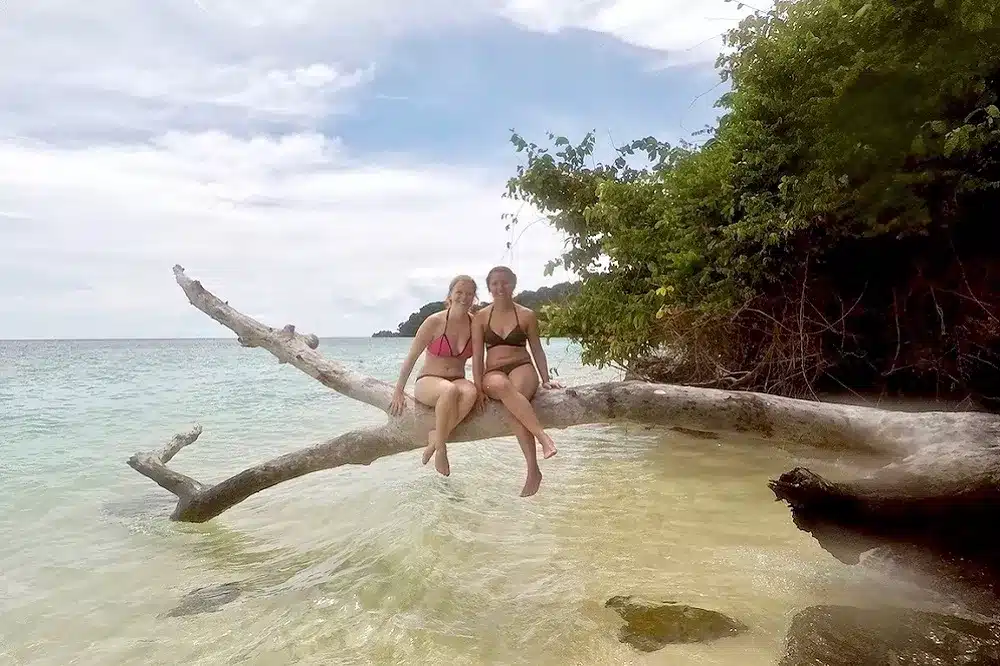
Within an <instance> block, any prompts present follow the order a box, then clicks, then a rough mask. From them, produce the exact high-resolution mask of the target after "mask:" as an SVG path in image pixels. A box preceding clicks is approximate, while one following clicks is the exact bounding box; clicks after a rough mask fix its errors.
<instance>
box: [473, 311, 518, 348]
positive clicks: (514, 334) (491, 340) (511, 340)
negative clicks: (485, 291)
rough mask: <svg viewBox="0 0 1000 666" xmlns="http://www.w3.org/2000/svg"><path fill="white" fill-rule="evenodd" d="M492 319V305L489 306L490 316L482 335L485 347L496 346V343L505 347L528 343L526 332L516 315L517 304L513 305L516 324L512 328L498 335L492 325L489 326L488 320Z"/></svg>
mask: <svg viewBox="0 0 1000 666" xmlns="http://www.w3.org/2000/svg"><path fill="white" fill-rule="evenodd" d="M491 321H493V306H490V316H489V318H488V319H487V320H486V333H485V334H484V335H483V342H485V343H486V348H487V349H489V348H490V347H496V346H497V345H505V346H507V347H525V346H527V344H528V334H527V333H525V332H524V329H522V328H521V320H520V319H518V317H517V306H515V307H514V321H516V322H517V325H516V326H515V327H514V330H513V331H511V332H510V333H508V334H507V335H505V336H504V337H502V338H501V337H500V336H499V335H497V333H496V331H494V330H493V327H492V326H490V322H491Z"/></svg>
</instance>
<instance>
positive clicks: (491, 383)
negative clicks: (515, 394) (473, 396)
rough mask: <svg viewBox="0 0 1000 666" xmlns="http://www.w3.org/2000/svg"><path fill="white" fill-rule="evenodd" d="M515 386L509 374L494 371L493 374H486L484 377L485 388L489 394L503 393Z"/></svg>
mask: <svg viewBox="0 0 1000 666" xmlns="http://www.w3.org/2000/svg"><path fill="white" fill-rule="evenodd" d="M512 388H514V386H513V384H511V383H510V380H509V379H507V375H504V374H501V373H499V372H494V373H492V374H489V375H486V378H485V379H483V390H484V391H486V393H487V395H501V394H503V393H506V392H508V391H510V390H511V389H512Z"/></svg>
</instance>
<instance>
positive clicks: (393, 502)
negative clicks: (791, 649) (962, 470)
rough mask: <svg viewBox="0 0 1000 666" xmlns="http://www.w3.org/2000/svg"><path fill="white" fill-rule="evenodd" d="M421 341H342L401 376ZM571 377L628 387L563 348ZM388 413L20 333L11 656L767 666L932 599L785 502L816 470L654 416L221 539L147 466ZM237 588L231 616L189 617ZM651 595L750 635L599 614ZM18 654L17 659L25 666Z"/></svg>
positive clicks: (221, 354)
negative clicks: (159, 459) (664, 629)
mask: <svg viewBox="0 0 1000 666" xmlns="http://www.w3.org/2000/svg"><path fill="white" fill-rule="evenodd" d="M409 342H410V341H409V340H400V339H336V340H323V341H322V344H321V346H320V350H321V351H322V352H323V353H324V354H326V355H328V356H330V357H332V358H336V359H338V360H340V361H342V362H344V363H346V364H348V365H350V366H352V367H354V368H357V369H358V370H361V371H363V372H366V373H368V374H371V375H374V376H377V377H380V378H383V379H387V380H390V381H391V380H393V379H394V378H395V375H396V372H397V370H398V367H399V364H400V363H401V361H402V359H403V356H404V355H405V353H406V349H407V345H408V344H409ZM546 349H547V355H548V358H549V361H550V365H551V366H553V367H554V368H556V369H557V370H558V371H559V373H560V376H561V378H562V380H563V381H564V383H567V384H574V383H583V382H589V381H597V380H602V379H609V378H610V379H615V378H617V377H616V375H617V373H616V372H615V371H607V370H606V371H597V370H596V369H594V368H587V367H584V366H581V364H580V363H579V356H578V352H577V350H576V349H575V348H574V347H573V346H571V345H569V344H568V343H566V342H565V341H559V340H554V341H552V342H551V343H549V344H548V345H547V347H546ZM382 419H384V415H382V414H381V413H380V412H378V411H377V410H375V409H374V408H371V407H368V406H365V405H361V404H358V403H356V402H353V401H351V400H349V399H347V398H344V397H342V396H340V395H338V394H336V393H333V392H331V391H330V390H328V389H326V388H324V387H323V386H321V385H320V384H319V383H318V382H316V381H315V380H313V379H311V378H309V377H307V376H306V375H304V374H303V373H301V372H299V371H297V370H295V369H294V368H291V367H289V366H287V365H279V364H278V363H277V362H276V361H275V359H274V358H273V357H272V356H271V355H270V354H268V353H267V352H264V351H262V350H256V349H244V348H241V347H240V346H239V345H238V344H236V342H235V341H234V340H231V339H225V340H173V341H153V340H143V341H38V342H10V341H6V342H5V341H0V443H2V444H0V446H2V456H0V488H2V489H3V493H2V496H0V567H2V571H3V586H4V594H3V595H2V599H0V664H3V663H10V664H40V665H43V664H44V665H48V664H51V665H59V666H64V665H67V664H80V665H84V664H88V665H89V664H93V665H98V664H100V665H106V664H142V663H152V664H178V663H184V664H231V663H245V664H289V663H296V664H536V665H537V664H633V663H634V664H643V663H649V664H653V663H655V664H678V665H683V664H746V665H752V664H771V663H774V660H775V656H776V655H777V654H778V653H779V652H780V650H781V648H782V641H783V637H784V632H785V629H786V628H787V625H788V622H789V620H790V618H791V614H792V613H794V611H795V610H797V609H799V608H801V607H803V606H805V605H808V604H811V603H821V602H830V601H840V602H844V603H863V602H865V601H868V600H878V601H883V600H885V599H887V598H892V596H893V595H899V596H902V597H906V596H907V595H910V596H912V595H913V594H916V593H915V592H914V591H912V590H907V589H905V588H902V587H900V586H897V585H892V584H890V583H889V582H887V581H884V580H881V579H876V578H873V574H869V573H865V572H864V571H863V570H861V569H858V568H851V567H845V566H842V565H840V564H839V563H837V562H835V561H833V559H832V558H831V557H829V556H828V555H827V554H826V553H824V552H823V551H822V550H820V549H819V547H818V546H817V545H816V543H815V542H814V541H813V540H812V539H811V538H810V537H809V536H808V535H807V534H804V533H802V532H799V531H798V530H796V529H795V528H794V527H793V526H792V524H791V521H790V519H789V517H788V512H787V509H786V508H785V507H784V506H783V505H781V504H778V503H775V502H773V501H772V496H771V495H770V492H769V491H768V489H767V486H766V481H767V479H768V478H770V477H773V476H775V475H776V474H778V473H780V472H781V471H784V470H785V469H788V468H789V467H791V466H794V465H795V464H809V465H812V466H814V467H819V468H820V469H823V467H822V466H823V465H826V466H831V465H850V464H853V462H852V461H846V460H826V459H816V456H817V455H819V454H817V453H814V452H809V451H790V450H783V449H780V448H777V447H775V446H774V445H771V444H767V443H762V442H755V441H749V440H747V441H738V440H725V441H705V440H694V439H689V438H687V437H683V436H680V435H677V434H676V433H672V432H669V431H660V430H654V429H647V428H644V427H642V426H636V425H624V424H619V425H610V426H609V425H598V426H587V427H578V428H573V429H569V430H565V431H554V432H553V435H554V437H555V438H556V442H557V444H558V446H559V451H560V453H559V455H558V456H557V457H556V458H554V459H553V460H551V461H545V463H544V464H543V473H544V474H545V481H544V483H543V485H542V489H541V492H540V493H539V494H538V495H537V496H535V497H534V498H531V499H527V500H526V499H521V498H519V497H518V496H517V495H518V492H519V490H520V488H521V485H522V483H523V474H524V469H523V460H522V458H521V456H520V452H519V450H518V448H517V445H516V442H515V441H514V440H513V438H509V437H504V438H497V439H493V440H488V441H482V442H469V443H461V444H455V445H452V446H451V447H449V449H450V452H451V463H452V476H451V477H450V478H448V479H443V478H441V477H439V476H438V475H436V474H435V473H434V472H433V469H432V466H428V467H422V466H421V465H420V464H419V451H413V452H410V453H408V454H404V455H400V456H395V457H391V458H386V459H381V460H379V461H376V462H375V463H374V464H372V465H371V466H368V467H344V468H340V469H336V470H330V471H326V472H319V473H316V474H312V475H308V476H306V477H303V478H301V479H297V480H294V481H291V482H287V483H284V484H281V485H280V486H278V487H276V488H273V489H270V490H268V491H265V492H262V493H260V494H258V495H256V496H254V497H252V498H250V499H249V500H247V501H245V502H244V503H242V504H240V505H238V506H237V507H234V508H233V509H230V510H229V511H228V512H226V513H224V514H222V515H221V516H220V517H218V518H217V519H215V520H214V521H212V522H210V523H207V524H203V525H189V524H178V523H173V522H171V521H169V520H168V519H167V515H168V514H169V512H170V510H171V508H172V506H173V502H172V501H171V498H172V496H170V495H169V494H168V493H166V492H165V491H163V490H161V489H160V488H159V487H158V486H156V485H155V484H153V483H152V482H151V481H149V480H147V479H145V478H144V477H142V476H140V475H138V474H137V473H136V472H134V471H133V470H131V469H130V468H129V467H128V466H127V465H126V460H127V458H128V457H129V455H131V454H132V453H133V452H135V451H137V450H146V449H150V448H154V447H158V446H160V445H162V444H163V443H164V442H165V441H166V440H167V439H169V437H170V436H171V435H172V434H173V433H175V432H179V431H183V430H187V429H188V428H190V426H191V425H192V424H194V423H200V424H202V425H203V427H204V434H203V435H202V436H201V439H200V440H199V441H198V442H196V443H195V444H194V445H192V446H190V447H189V448H187V449H185V450H184V451H182V452H181V453H180V454H179V455H178V456H177V457H176V458H175V460H174V461H173V462H172V463H171V464H172V466H173V467H175V468H177V469H179V470H180V471H183V472H185V473H187V474H190V475H192V476H194V477H195V478H197V479H199V480H201V481H204V482H210V481H216V480H220V479H222V478H224V477H225V476H228V475H229V474H232V473H235V472H238V471H239V470H241V469H242V468H243V467H245V466H247V465H249V464H253V463H257V462H261V461H263V460H265V459H267V458H270V457H273V456H276V455H280V454H282V453H286V452H288V451H292V450H294V449H296V448H299V447H301V446H304V445H308V444H312V443H315V442H317V441H320V440H323V439H326V438H327V437H330V436H332V435H335V434H338V433H340V432H343V431H345V430H348V429H350V428H355V427H358V426H360V425H364V424H369V423H370V424H375V423H379V422H380V421H381V420H382ZM230 582H236V583H238V584H239V589H240V594H239V596H238V597H237V598H236V599H235V600H233V601H232V602H230V603H228V604H225V605H222V606H219V607H218V608H217V609H216V610H215V612H209V613H201V614H192V615H181V616H170V615H169V613H170V612H171V610H173V609H175V608H177V607H178V605H179V604H180V603H181V600H182V597H183V596H184V595H185V594H186V593H188V592H190V591H191V590H193V589H195V588H198V587H201V586H215V585H221V584H225V583H230ZM633 593H635V594H642V595H644V596H652V597H657V598H665V599H673V600H677V601H682V602H685V603H691V604H694V605H700V606H702V607H706V608H712V609H715V610H719V611H722V612H725V613H728V614H730V615H733V616H734V617H737V618H738V619H740V620H741V621H743V622H744V623H746V624H747V625H749V626H750V627H751V630H750V632H748V633H747V634H746V635H743V636H739V637H736V638H730V639H725V640H722V641H717V642H715V643H710V644H705V645H687V646H671V647H669V648H665V649H664V650H661V651H659V652H656V653H651V654H642V653H638V652H635V651H634V650H632V649H631V648H629V647H627V646H625V645H622V644H621V643H619V642H618V641H617V639H616V636H615V634H616V631H617V628H618V626H619V625H620V624H621V622H620V620H619V619H618V617H617V616H616V615H615V614H614V613H612V612H610V611H608V610H606V609H604V608H603V603H604V601H605V600H606V599H607V598H608V597H610V596H613V595H616V594H633ZM4 660H6V661H4Z"/></svg>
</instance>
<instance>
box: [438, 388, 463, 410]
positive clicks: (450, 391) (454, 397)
mask: <svg viewBox="0 0 1000 666" xmlns="http://www.w3.org/2000/svg"><path fill="white" fill-rule="evenodd" d="M458 396H459V388H458V387H457V386H455V383H454V382H448V385H447V386H442V387H441V393H440V394H439V395H438V404H443V405H448V404H452V405H453V404H455V403H456V402H458Z"/></svg>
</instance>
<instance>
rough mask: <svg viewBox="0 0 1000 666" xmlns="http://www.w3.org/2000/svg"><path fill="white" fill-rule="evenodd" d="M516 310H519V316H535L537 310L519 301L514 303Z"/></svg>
mask: <svg viewBox="0 0 1000 666" xmlns="http://www.w3.org/2000/svg"><path fill="white" fill-rule="evenodd" d="M514 310H515V311H516V312H517V316H519V317H534V316H535V311H534V310H532V309H531V308H529V307H527V306H524V305H521V304H520V303H518V302H516V301H515V303H514Z"/></svg>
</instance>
